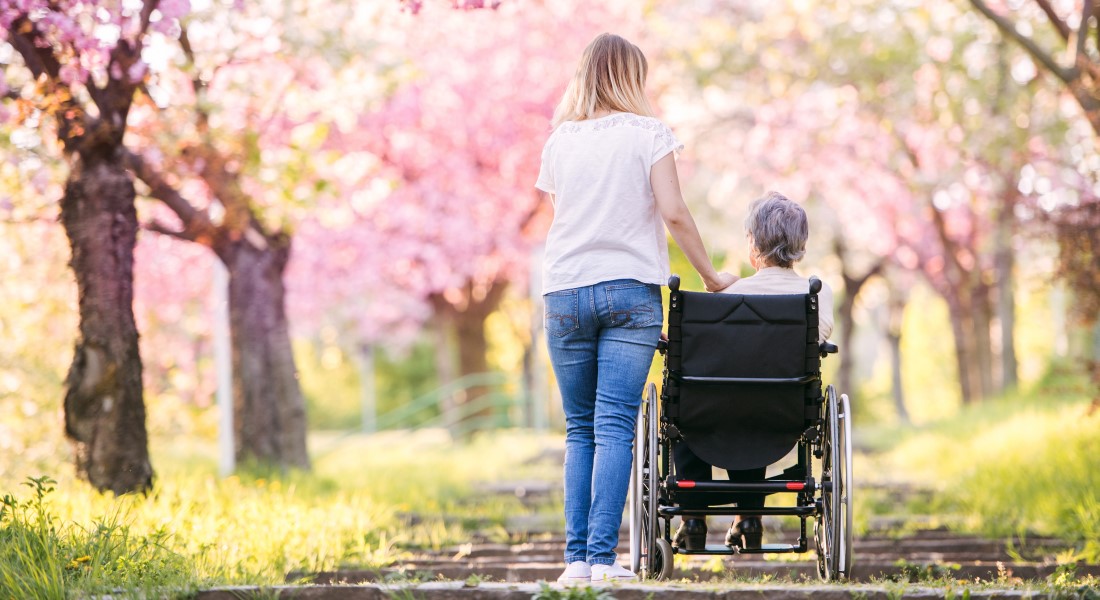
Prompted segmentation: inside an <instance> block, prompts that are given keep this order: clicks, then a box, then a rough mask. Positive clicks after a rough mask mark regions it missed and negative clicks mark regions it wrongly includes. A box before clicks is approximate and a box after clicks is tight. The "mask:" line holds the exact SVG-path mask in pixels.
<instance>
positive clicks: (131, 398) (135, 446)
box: [61, 152, 153, 494]
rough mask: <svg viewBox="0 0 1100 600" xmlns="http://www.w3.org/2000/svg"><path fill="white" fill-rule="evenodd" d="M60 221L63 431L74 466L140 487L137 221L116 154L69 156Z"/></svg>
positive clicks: (146, 471)
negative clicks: (70, 336)
mask: <svg viewBox="0 0 1100 600" xmlns="http://www.w3.org/2000/svg"><path fill="white" fill-rule="evenodd" d="M61 222H62V224H63V225H64V227H65V233H66V234H67V235H68V238H69V245H70V247H71V249H72V260H71V262H70V265H71V266H72V269H73V274H74V275H75V277H76V283H77V290H78V293H79V310H80V337H79V338H78V339H77V343H76V350H75V352H74V355H73V363H72V366H71V367H70V368H69V374H68V377H67V378H66V382H65V385H66V393H65V433H66V435H67V436H68V437H69V438H70V439H72V440H73V442H74V444H75V449H76V467H77V473H78V474H79V475H80V476H81V477H83V478H86V479H87V480H88V481H89V482H90V483H91V484H92V485H94V486H95V487H96V489H98V490H100V491H107V490H110V491H112V492H114V493H116V494H124V493H127V492H137V491H145V490H148V489H149V488H150V487H151V486H152V480H153V467H152V465H151V464H150V462H149V448H148V437H147V434H146V430H145V404H144V401H143V399H142V381H141V375H142V367H141V356H140V354H139V353H138V333H137V326H136V325H135V323H134V310H133V300H134V289H133V267H134V245H135V243H136V241H137V229H138V225H137V213H136V211H135V209H134V185H133V182H132V180H131V179H130V176H129V174H128V173H127V172H126V170H125V168H124V166H123V165H122V163H121V158H120V157H117V156H110V154H109V153H107V154H106V155H104V154H98V155H97V154H96V153H92V152H89V153H87V155H83V156H82V155H76V156H74V158H73V169H72V172H71V173H70V174H69V179H68V181H67V182H66V185H65V193H64V195H63V196H62V198H61Z"/></svg>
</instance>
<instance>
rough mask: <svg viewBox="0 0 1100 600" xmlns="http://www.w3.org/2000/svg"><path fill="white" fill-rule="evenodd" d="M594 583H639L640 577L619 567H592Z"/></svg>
mask: <svg viewBox="0 0 1100 600" xmlns="http://www.w3.org/2000/svg"><path fill="white" fill-rule="evenodd" d="M592 581H593V582H596V581H638V576H637V575H635V574H634V572H633V571H631V570H629V569H624V568H623V567H620V566H619V565H592Z"/></svg>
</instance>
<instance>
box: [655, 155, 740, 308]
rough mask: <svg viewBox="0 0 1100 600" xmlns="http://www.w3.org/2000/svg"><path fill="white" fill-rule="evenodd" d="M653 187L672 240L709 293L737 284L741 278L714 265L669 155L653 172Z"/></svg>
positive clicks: (673, 162)
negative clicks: (689, 209) (717, 269)
mask: <svg viewBox="0 0 1100 600" xmlns="http://www.w3.org/2000/svg"><path fill="white" fill-rule="evenodd" d="M649 183H650V185H651V186H652V187H653V197H654V198H655V199H656V200H657V210H659V211H660V212H661V218H662V219H664V222H665V226H666V227H668V230H669V232H670V233H672V239H674V240H676V243H677V244H678V245H679V246H680V249H681V250H683V251H684V254H685V255H686V256H687V259H688V261H689V262H691V266H693V267H695V270H696V271H698V272H699V275H700V276H702V278H703V285H705V286H706V288H707V291H708V292H717V291H719V290H723V289H725V288H727V287H729V286H731V285H733V283H734V282H735V281H737V279H738V278H737V277H736V276H734V275H732V274H730V273H726V272H724V271H723V272H721V273H719V272H718V271H716V270H715V269H714V265H712V264H711V263H710V256H708V255H707V250H706V248H704V247H703V239H702V238H701V237H700V236H699V229H698V228H697V227H696V226H695V219H693V218H691V212H689V211H688V207H687V204H685V203H684V195H683V193H681V192H680V177H679V175H678V174H677V173H676V159H675V158H674V157H673V156H672V153H671V152H669V153H668V154H666V155H665V156H664V158H661V159H660V160H658V161H657V162H655V163H653V167H652V168H651V169H650V171H649Z"/></svg>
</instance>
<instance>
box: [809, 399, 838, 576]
mask: <svg viewBox="0 0 1100 600" xmlns="http://www.w3.org/2000/svg"><path fill="white" fill-rule="evenodd" d="M839 408H840V405H839V403H838V401H837V397H836V390H835V389H833V386H831V385H830V386H828V387H826V388H825V419H824V427H823V428H822V435H821V440H820V444H821V476H820V477H819V478H818V481H820V482H821V500H820V503H821V507H820V511H819V513H818V515H817V520H816V522H815V524H814V540H815V541H816V543H817V574H818V576H819V577H821V578H822V579H823V580H825V581H831V580H834V579H838V578H840V577H841V573H840V556H841V554H843V550H842V549H841V547H840V546H841V545H842V544H843V542H842V541H841V540H842V537H843V536H842V533H843V532H842V530H841V529H842V528H841V520H842V519H841V516H842V515H841V511H842V509H841V501H840V499H841V498H843V497H844V466H845V465H844V462H845V459H844V457H843V454H842V453H841V433H840V428H841V424H840V414H839Z"/></svg>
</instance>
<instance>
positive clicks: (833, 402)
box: [629, 275, 852, 581]
mask: <svg viewBox="0 0 1100 600" xmlns="http://www.w3.org/2000/svg"><path fill="white" fill-rule="evenodd" d="M669 288H670V290H671V294H670V301H669V318H668V321H669V340H668V342H667V343H666V342H664V341H662V342H661V344H660V345H659V346H658V349H659V350H660V351H661V353H662V354H664V355H665V369H664V382H663V384H662V388H663V392H662V394H661V396H660V402H659V403H658V396H657V388H656V385H654V384H652V383H651V384H649V385H648V386H647V388H646V394H645V397H644V399H643V402H642V405H641V407H640V409H639V414H638V421H637V424H636V426H635V439H634V466H633V470H632V473H631V485H630V500H629V506H630V551H631V557H632V560H631V562H632V566H633V569H634V571H635V572H636V573H638V574H639V576H643V577H649V578H655V579H659V580H660V579H668V578H669V577H670V576H671V575H672V572H673V568H674V566H673V556H674V555H676V554H701V555H732V554H767V553H804V552H807V551H808V550H809V543H808V539H807V535H806V533H807V530H806V520H807V519H810V518H813V519H814V538H815V550H816V554H817V572H818V575H819V577H821V578H822V579H823V580H826V581H829V580H843V579H846V578H847V577H848V575H849V573H850V572H851V565H852V484H851V473H852V449H851V444H850V439H851V419H850V416H849V415H850V408H849V403H848V396H847V395H843V394H842V395H840V396H839V397H838V396H837V393H836V390H835V389H834V388H833V386H832V385H829V386H827V387H826V388H825V392H824V395H823V396H822V395H821V394H817V396H818V397H817V398H813V399H808V400H806V404H807V407H808V408H816V411H815V413H814V414H815V415H816V416H815V417H814V418H807V419H806V427H805V431H804V432H803V433H802V435H801V437H800V438H799V440H798V442H797V444H796V448H797V451H798V464H797V465H795V466H793V467H790V468H788V469H786V470H785V471H784V472H783V473H781V474H779V475H778V476H774V477H770V478H765V480H764V481H760V482H752V483H730V482H725V481H708V482H702V481H699V482H696V481H685V480H677V479H676V478H675V477H673V476H672V474H671V471H670V456H671V447H672V442H673V438H674V437H678V435H679V434H678V430H677V429H676V426H675V423H674V422H673V421H674V420H673V419H670V418H668V417H666V416H665V415H666V414H667V413H668V407H669V403H670V402H672V401H678V397H677V392H676V391H675V390H676V389H677V384H678V383H679V382H680V381H682V380H684V377H685V375H684V374H683V373H682V372H680V370H679V366H680V365H679V361H678V354H677V353H678V352H679V342H680V337H679V336H680V331H679V324H680V317H681V316H682V313H683V310H684V300H685V296H684V294H685V293H684V292H681V291H680V279H679V277H677V276H675V275H673V276H672V278H670V280H669ZM820 290H821V281H820V280H818V279H817V278H816V277H813V278H811V279H810V285H809V294H808V295H807V307H808V308H807V317H808V319H812V320H813V323H812V324H813V325H814V326H816V324H817V323H816V320H817V293H818V292H819V291H820ZM688 294H689V295H690V294H691V292H688ZM819 351H820V357H824V356H825V355H826V354H829V353H835V352H836V351H837V348H836V346H835V345H833V344H829V343H824V344H821V345H820V348H819ZM670 363H674V364H671V365H670ZM815 363H816V368H815V369H813V370H812V371H810V372H807V373H806V375H805V377H802V378H797V379H768V378H733V377H729V378H726V377H723V378H708V379H707V380H708V381H709V382H713V383H735V384H736V383H751V384H765V385H794V384H801V385H810V384H813V383H814V382H820V380H821V371H820V361H815ZM696 379H697V380H698V379H700V378H696ZM817 389H818V390H820V385H818V386H817ZM815 458H816V459H818V461H817V464H816V465H815V461H814V459H815ZM815 467H816V469H815ZM815 473H816V474H817V477H816V478H815V477H814V474H815ZM683 490H692V491H715V492H741V493H745V492H748V493H763V494H793V495H794V496H795V505H794V506H789V507H788V506H783V507H779V506H768V507H764V508H759V509H747V508H736V507H732V506H713V507H708V508H702V509H694V508H693V509H688V508H683V507H680V506H677V505H676V504H675V503H674V502H673V500H672V498H673V497H674V495H675V494H676V493H677V492H679V491H683ZM707 515H745V516H792V517H798V518H799V521H800V528H799V537H798V542H797V543H796V544H763V545H762V547H761V548H759V549H746V548H737V547H730V546H725V545H715V544H709V545H707V546H706V549H705V550H703V551H694V552H689V551H686V550H684V549H680V548H674V547H673V546H672V518H673V517H675V516H680V517H700V518H705V517H706V516H707Z"/></svg>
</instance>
